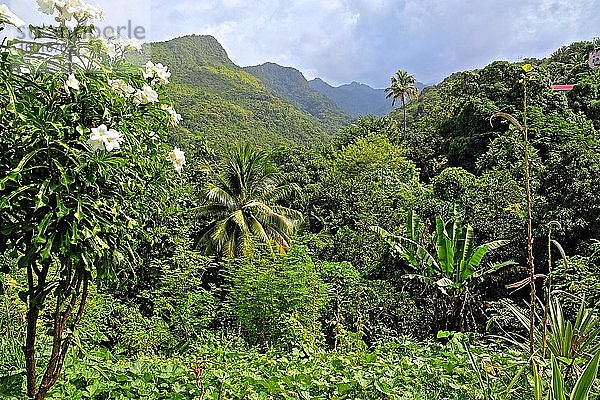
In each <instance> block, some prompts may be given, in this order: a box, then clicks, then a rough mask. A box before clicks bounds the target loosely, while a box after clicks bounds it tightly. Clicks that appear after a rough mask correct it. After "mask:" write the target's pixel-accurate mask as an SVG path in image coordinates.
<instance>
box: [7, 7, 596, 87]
mask: <svg viewBox="0 0 600 400" xmlns="http://www.w3.org/2000/svg"><path fill="white" fill-rule="evenodd" d="M0 2H3V3H7V4H9V6H10V7H11V8H12V9H13V10H14V11H15V12H16V13H17V14H18V15H19V16H21V17H22V18H23V19H25V20H26V21H27V22H38V21H40V17H39V16H38V15H36V14H37V13H36V12H35V10H36V9H37V7H36V6H35V0H8V1H6V0H0ZM89 2H90V3H92V4H98V5H100V6H102V7H103V8H104V10H105V11H106V13H107V18H106V20H105V21H104V22H103V23H101V25H103V26H109V25H126V24H127V23H128V21H131V24H132V27H134V28H135V27H136V26H143V27H144V29H145V36H146V40H145V41H148V40H152V41H156V40H160V41H162V40H168V39H171V38H174V37H178V36H182V35H186V34H210V35H213V36H215V37H216V38H217V40H219V42H220V43H221V44H222V45H223V46H224V47H225V49H226V50H227V52H228V54H229V56H230V58H231V59H232V60H233V61H234V62H235V63H236V64H238V65H242V66H246V65H256V64H261V63H263V62H266V61H272V62H276V63H278V64H281V65H285V66H293V67H295V68H298V69H299V70H301V71H302V72H303V73H304V75H305V76H306V77H307V78H308V79H311V78H314V77H317V76H318V77H321V78H323V79H324V80H325V81H328V82H330V83H332V84H343V83H349V82H352V81H358V82H362V83H367V84H369V85H371V86H374V87H385V86H387V84H388V82H389V77H390V76H391V75H393V73H394V72H395V71H396V70H397V69H404V70H407V71H409V72H410V73H411V74H413V75H415V77H416V78H417V79H418V80H419V81H422V82H425V83H436V82H438V81H440V80H441V79H443V78H444V77H446V76H447V75H449V74H450V73H452V72H455V71H459V70H464V69H470V68H478V67H483V66H485V65H486V64H488V63H489V62H491V61H494V60H511V61H516V60H518V59H520V58H521V57H544V56H548V55H550V54H551V53H552V52H553V51H554V50H556V49H557V48H559V47H560V46H562V45H565V44H569V43H571V42H573V41H577V40H591V39H592V38H594V37H598V36H600V0H528V1H526V0H504V1H503V0H256V1H252V0H96V1H94V0H89Z"/></svg>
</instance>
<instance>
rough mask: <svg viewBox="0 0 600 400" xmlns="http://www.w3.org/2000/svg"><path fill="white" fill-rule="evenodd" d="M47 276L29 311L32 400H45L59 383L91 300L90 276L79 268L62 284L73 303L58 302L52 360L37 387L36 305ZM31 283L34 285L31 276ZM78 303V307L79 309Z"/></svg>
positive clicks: (27, 360) (28, 368) (27, 351)
mask: <svg viewBox="0 0 600 400" xmlns="http://www.w3.org/2000/svg"><path fill="white" fill-rule="evenodd" d="M31 270H32V269H31ZM31 270H30V269H28V273H30V272H31ZM36 273H37V272H36ZM47 273H48V272H47V270H46V269H45V268H44V269H43V270H42V271H41V273H40V274H39V277H40V281H39V283H38V285H37V287H36V289H38V290H35V291H33V293H32V294H30V300H29V310H28V311H27V337H26V341H25V347H24V348H23V351H24V353H25V364H26V371H27V395H28V397H29V398H32V399H34V400H43V399H44V398H45V397H46V394H47V393H48V391H49V390H50V388H51V387H52V386H54V384H55V383H56V381H57V380H58V377H59V375H60V372H61V370H62V367H63V365H64V361H65V357H66V356H67V353H68V351H69V345H70V342H71V339H72V336H73V334H72V332H73V331H74V330H75V327H76V326H77V324H78V323H79V321H80V320H81V317H82V316H83V311H84V309H85V305H86V301H87V296H88V285H89V276H88V274H87V272H86V271H85V270H84V268H83V266H81V265H79V266H78V267H77V270H76V271H75V274H73V276H72V277H71V278H66V279H67V280H66V282H63V283H65V286H64V291H63V292H64V293H69V292H71V293H72V294H71V297H70V299H69V298H68V297H67V298H66V299H64V298H63V299H61V298H60V297H58V298H57V299H56V307H55V310H54V323H53V329H54V332H53V336H54V337H53V342H52V352H51V355H50V359H49V360H48V364H47V366H46V370H45V372H44V376H43V377H42V380H41V382H40V385H39V387H38V386H37V377H36V371H35V367H36V359H35V339H36V330H37V329H36V325H37V320H38V318H39V305H36V304H34V300H35V299H36V296H39V295H40V292H41V288H43V285H44V283H45V277H46V276H47ZM30 282H33V274H32V273H31V280H30ZM78 301H79V306H78V307H77V308H76V306H77V302H78ZM74 310H77V313H76V314H75V315H74V316H73V311H74ZM72 316H73V317H72ZM70 319H71V324H70V333H69V334H68V335H67V336H66V337H63V335H64V333H65V328H66V327H67V324H68V322H69V320H70Z"/></svg>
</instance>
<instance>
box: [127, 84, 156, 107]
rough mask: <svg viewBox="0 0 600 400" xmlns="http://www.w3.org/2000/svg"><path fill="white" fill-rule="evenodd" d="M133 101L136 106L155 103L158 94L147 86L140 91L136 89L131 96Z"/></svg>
mask: <svg viewBox="0 0 600 400" xmlns="http://www.w3.org/2000/svg"><path fill="white" fill-rule="evenodd" d="M133 98H134V101H135V102H136V103H138V104H146V103H156V102H157V101H158V93H156V92H155V91H154V89H152V87H150V86H149V85H144V87H143V88H142V90H140V89H138V90H137V91H136V92H135V94H134V95H133Z"/></svg>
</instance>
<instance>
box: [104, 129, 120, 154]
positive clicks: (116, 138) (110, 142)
mask: <svg viewBox="0 0 600 400" xmlns="http://www.w3.org/2000/svg"><path fill="white" fill-rule="evenodd" d="M122 141H123V136H121V134H120V133H119V132H117V131H115V130H114V129H110V130H109V131H108V135H106V139H105V141H104V147H105V148H106V151H112V150H113V149H119V148H121V142H122Z"/></svg>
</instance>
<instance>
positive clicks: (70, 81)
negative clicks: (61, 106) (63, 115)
mask: <svg viewBox="0 0 600 400" xmlns="http://www.w3.org/2000/svg"><path fill="white" fill-rule="evenodd" d="M65 88H66V89H67V92H68V91H69V88H71V89H75V90H79V81H78V80H77V78H75V75H74V74H70V75H69V77H68V78H67V81H66V82H65Z"/></svg>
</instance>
